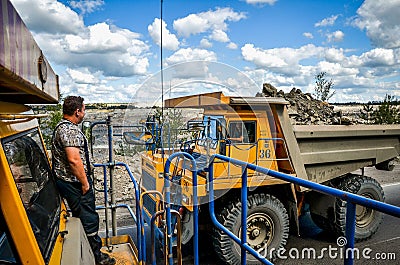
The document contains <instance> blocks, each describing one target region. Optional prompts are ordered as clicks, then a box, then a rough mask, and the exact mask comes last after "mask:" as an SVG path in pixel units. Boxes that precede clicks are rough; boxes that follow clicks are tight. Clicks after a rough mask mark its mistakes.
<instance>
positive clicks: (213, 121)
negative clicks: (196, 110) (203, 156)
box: [198, 115, 226, 148]
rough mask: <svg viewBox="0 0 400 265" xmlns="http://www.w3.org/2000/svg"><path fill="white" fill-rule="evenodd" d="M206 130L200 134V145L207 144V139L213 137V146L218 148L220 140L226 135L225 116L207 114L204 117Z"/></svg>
mask: <svg viewBox="0 0 400 265" xmlns="http://www.w3.org/2000/svg"><path fill="white" fill-rule="evenodd" d="M203 124H204V131H203V132H202V134H201V135H200V140H199V141H198V145H201V146H203V145H205V139H211V140H212V143H211V147H212V148H216V145H217V143H218V140H220V139H223V138H224V137H225V134H226V133H225V131H226V129H225V126H226V122H225V119H224V116H209V115H206V116H204V118H203Z"/></svg>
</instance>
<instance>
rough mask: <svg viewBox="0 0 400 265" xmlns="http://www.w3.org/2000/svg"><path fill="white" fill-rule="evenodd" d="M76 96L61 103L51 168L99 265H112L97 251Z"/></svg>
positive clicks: (80, 107)
mask: <svg viewBox="0 0 400 265" xmlns="http://www.w3.org/2000/svg"><path fill="white" fill-rule="evenodd" d="M83 100H84V99H83V98H82V97H79V96H68V97H66V98H65V100H64V103H63V119H62V120H61V121H60V122H59V123H58V124H57V126H56V128H55V130H54V133H53V140H52V154H53V170H54V173H55V175H56V184H57V187H58V190H59V191H60V193H61V196H62V197H64V198H65V199H66V200H67V202H68V206H69V207H70V209H71V211H72V216H74V217H79V218H80V220H81V222H82V225H83V228H84V230H85V233H86V235H87V238H88V240H89V244H90V246H91V248H92V250H93V254H94V257H95V260H96V264H98V265H113V264H115V262H116V261H115V259H114V258H111V257H110V256H109V255H107V254H105V253H103V252H101V251H100V249H101V246H102V244H101V239H100V237H99V236H98V234H97V232H98V230H99V215H98V214H97V212H96V208H95V197H94V192H93V183H92V180H91V178H90V160H89V159H90V158H89V150H88V144H87V139H86V137H85V135H84V134H83V133H82V132H81V130H80V129H79V128H78V124H80V123H81V122H82V120H83V118H84V116H85V104H84V103H83Z"/></svg>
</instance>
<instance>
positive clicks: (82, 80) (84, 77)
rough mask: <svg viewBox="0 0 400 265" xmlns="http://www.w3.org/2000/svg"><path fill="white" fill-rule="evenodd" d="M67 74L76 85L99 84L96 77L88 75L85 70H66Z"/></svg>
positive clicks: (87, 71)
mask: <svg viewBox="0 0 400 265" xmlns="http://www.w3.org/2000/svg"><path fill="white" fill-rule="evenodd" d="M67 73H68V75H69V76H70V77H71V79H72V80H73V81H74V82H75V83H78V84H98V83H99V82H100V81H99V79H98V77H96V76H94V75H93V74H92V73H90V72H89V70H88V69H87V68H85V69H82V70H77V69H70V68H68V69H67Z"/></svg>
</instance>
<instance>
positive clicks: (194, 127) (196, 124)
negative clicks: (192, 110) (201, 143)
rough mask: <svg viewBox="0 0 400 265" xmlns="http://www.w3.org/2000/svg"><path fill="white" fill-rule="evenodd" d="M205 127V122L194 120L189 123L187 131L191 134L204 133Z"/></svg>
mask: <svg viewBox="0 0 400 265" xmlns="http://www.w3.org/2000/svg"><path fill="white" fill-rule="evenodd" d="M205 127H206V126H205V125H204V122H203V121H195V120H192V121H188V122H187V130H188V131H190V132H198V131H203V130H204V128H205Z"/></svg>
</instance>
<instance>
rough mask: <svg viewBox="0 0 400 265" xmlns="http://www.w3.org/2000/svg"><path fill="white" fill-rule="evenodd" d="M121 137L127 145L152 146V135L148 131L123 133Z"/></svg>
mask: <svg viewBox="0 0 400 265" xmlns="http://www.w3.org/2000/svg"><path fill="white" fill-rule="evenodd" d="M123 137H124V140H125V142H127V143H128V144H135V145H146V144H153V143H154V140H153V135H152V134H151V133H150V132H148V131H131V132H124V133H123Z"/></svg>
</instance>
